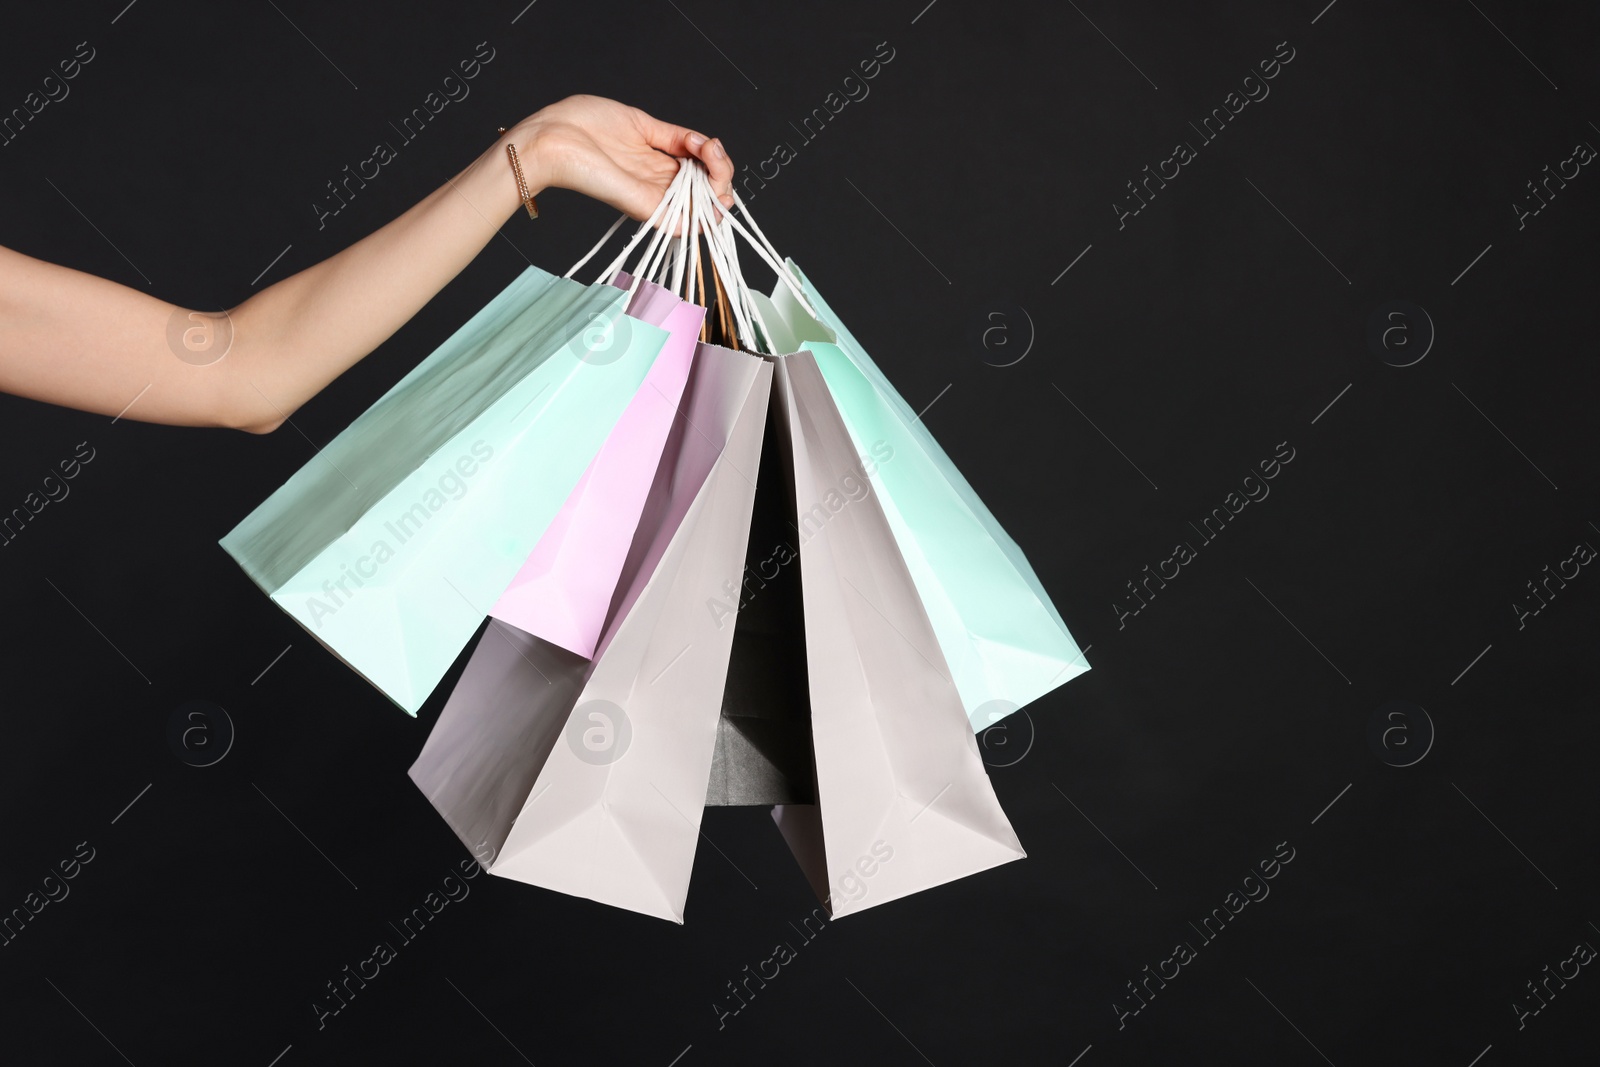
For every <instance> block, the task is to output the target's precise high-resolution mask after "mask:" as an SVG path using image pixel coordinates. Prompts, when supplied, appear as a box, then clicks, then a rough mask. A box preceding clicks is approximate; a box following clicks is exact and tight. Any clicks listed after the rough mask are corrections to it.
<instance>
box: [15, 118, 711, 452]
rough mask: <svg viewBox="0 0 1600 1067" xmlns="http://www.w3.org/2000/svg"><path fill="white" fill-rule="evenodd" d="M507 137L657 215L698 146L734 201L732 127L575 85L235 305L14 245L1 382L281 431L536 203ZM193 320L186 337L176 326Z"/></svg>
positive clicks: (603, 192)
mask: <svg viewBox="0 0 1600 1067" xmlns="http://www.w3.org/2000/svg"><path fill="white" fill-rule="evenodd" d="M507 142H510V143H511V144H514V145H516V146H517V152H518V155H519V156H520V158H521V161H522V168H523V173H524V175H525V176H526V178H527V181H528V185H529V187H530V189H531V191H532V192H533V193H534V194H535V195H537V194H538V193H539V192H540V191H541V190H543V189H546V188H551V187H559V188H565V189H574V190H577V191H578V192H582V193H586V194H588V195H589V196H593V197H595V198H596V199H599V200H603V201H605V202H606V203H608V204H611V205H612V206H613V207H616V208H617V209H618V210H621V211H626V212H627V213H628V214H629V215H631V216H633V217H634V218H637V219H643V218H646V217H648V216H649V214H650V212H651V211H652V210H654V208H655V206H656V204H657V203H659V202H660V199H661V195H662V193H663V192H664V191H665V189H666V187H667V183H668V182H669V181H671V179H672V176H673V174H675V173H676V172H677V167H678V164H677V161H676V160H675V159H673V158H672V157H674V156H679V157H682V156H689V155H693V156H696V157H698V158H700V159H701V160H703V161H704V162H705V164H706V167H707V169H708V170H709V171H710V174H711V177H712V179H713V181H714V182H715V183H716V184H717V188H718V189H719V191H721V192H722V193H723V197H722V199H723V202H724V203H726V204H731V203H732V197H731V196H730V195H728V193H727V190H728V188H729V185H730V183H731V181H732V178H733V164H732V162H731V161H729V159H728V158H727V154H726V152H724V151H723V149H722V146H721V143H720V142H719V141H708V140H707V139H705V138H704V137H703V136H701V135H700V134H696V133H693V132H692V131H690V130H687V129H684V128H683V127H681V126H673V125H671V124H669V123H665V122H660V121H658V120H656V119H654V118H652V117H650V116H649V115H647V114H645V113H644V112H642V111H639V110H638V109H636V108H631V107H626V106H624V105H622V104H618V103H616V102H615V101H611V100H605V99H602V98H600V97H592V96H575V97H569V98H568V99H566V100H563V101H561V102H560V103H557V104H554V105H552V106H550V107H547V108H545V109H543V110H542V111H539V112H537V113H536V114H534V115H532V116H530V117H528V118H527V119H524V120H523V121H522V122H520V123H518V124H517V126H516V127H515V128H513V129H511V130H508V131H507V132H506V133H505V134H504V135H502V136H501V138H500V140H499V141H497V142H496V143H495V144H494V145H493V146H492V147H490V148H489V149H487V150H486V151H485V152H484V153H483V154H482V155H481V156H479V157H478V158H477V159H476V160H474V161H473V162H472V164H471V165H469V166H468V167H467V168H466V169H465V170H463V171H462V172H461V173H460V174H458V175H456V176H455V177H454V178H453V179H451V180H450V181H448V182H446V183H445V184H444V185H443V186H442V187H440V188H439V189H437V190H435V191H434V192H433V193H432V194H431V195H430V196H428V197H427V199H425V200H423V201H422V202H421V203H419V204H417V205H416V206H415V207H413V208H411V209H410V210H409V211H407V212H406V213H405V214H403V215H401V216H400V217H399V218H397V219H395V220H394V221H393V222H390V223H389V224H388V225H386V226H384V227H383V228H382V229H380V230H377V231H376V232H374V233H372V234H369V235H368V236H367V237H365V238H363V239H362V240H360V241H358V242H356V243H355V244H353V245H351V246H350V247H349V248H346V249H345V250H344V251H342V252H339V253H338V254H336V255H334V256H331V257H329V258H328V259H326V260H323V261H322V262H321V263H318V264H316V265H315V266H311V267H307V268H306V269H305V270H303V271H301V272H300V273H298V274H296V275H294V276H292V277H289V278H285V279H284V280H283V281H280V282H277V283H275V284H274V285H271V286H268V287H267V288H266V289H263V290H262V291H261V292H259V293H256V294H255V295H253V296H251V297H250V298H249V299H248V300H246V301H245V302H244V303H242V304H240V305H239V306H238V307H235V308H233V309H231V310H230V311H229V312H228V313H227V315H226V316H223V315H209V314H201V313H197V312H190V311H188V310H187V309H183V308H179V307H177V306H176V305H173V304H169V303H167V302H166V301H163V300H158V299H156V298H155V297H152V296H150V295H148V294H146V293H142V292H139V291H137V290H135V289H131V288H129V287H127V286H124V285H119V284H117V283H116V282H112V281H108V280H106V279H104V278H98V277H95V276H94V275H91V274H85V273H83V272H81V271H76V270H72V269H70V268H67V267H62V266H58V265H56V264H53V263H46V262H44V261H42V260H37V259H33V258H32V257H29V256H25V255H22V254H20V253H17V252H13V251H11V250H10V249H6V248H0V391H3V392H9V393H16V394H18V395H20V396H27V397H32V398H34V399H37V400H43V401H47V402H49V403H52V404H61V405H64V406H67V407H73V408H81V409H83V410H85V411H95V412H100V413H103V414H106V415H113V416H114V415H117V414H119V413H122V412H124V410H125V409H126V414H124V415H123V417H124V418H128V419H136V420H139V421H143V422H159V423H169V424H175V425H183V426H228V427H234V428H237V429H241V430H247V431H249V432H251V433H267V432H270V431H271V430H274V429H276V428H277V427H278V426H279V425H281V424H282V423H283V421H284V420H285V419H286V418H288V417H289V415H291V414H292V413H293V412H294V410H295V409H296V408H298V407H299V406H300V405H301V404H303V403H305V402H306V401H307V400H309V399H310V398H311V397H313V396H315V395H316V394H317V393H318V392H319V391H320V390H321V389H322V388H323V387H325V386H326V385H327V384H328V383H329V382H331V381H333V379H335V378H337V377H338V376H339V375H340V374H342V373H344V371H345V370H346V369H348V368H349V367H350V366H351V365H352V364H354V363H355V362H356V361H357V360H359V359H361V358H362V357H363V356H365V355H366V354H367V353H369V352H371V351H372V350H373V349H374V348H376V347H378V345H380V344H382V343H383V341H384V340H385V339H387V338H388V337H389V336H390V335H391V334H393V333H394V332H395V331H396V330H397V329H399V328H400V327H401V325H403V324H404V323H405V322H406V321H407V320H409V319H410V318H411V316H413V315H415V314H416V313H417V311H418V310H419V309H420V308H421V307H422V306H423V305H424V304H426V303H427V302H428V301H429V300H430V299H432V297H433V295H434V294H435V293H437V292H438V291H439V290H440V289H442V288H444V286H445V285H446V284H447V283H448V282H449V281H450V279H452V278H454V277H455V276H456V275H457V274H458V273H460V271H461V269H462V268H463V267H465V266H466V265H467V264H468V263H469V262H470V261H471V260H472V258H473V257H474V256H476V255H477V254H478V252H480V251H481V250H482V249H483V247H484V245H486V244H488V242H489V240H490V239H491V238H492V237H493V236H494V235H495V233H496V231H498V230H499V228H500V227H501V226H502V225H503V224H504V223H505V221H506V220H507V219H508V218H509V217H510V216H511V215H512V213H513V212H516V211H519V210H521V207H522V199H521V196H520V195H519V193H518V191H517V186H516V181H515V179H514V177H513V175H512V171H511V165H510V161H509V159H508V158H507V155H506V149H505V145H506V143H507ZM186 331H187V333H188V343H187V344H186V345H185V344H181V343H179V344H178V345H177V347H176V349H175V348H174V346H173V345H172V344H171V343H169V333H171V334H172V335H174V336H177V337H182V336H183V335H184V333H185V332H186ZM223 351H225V352H226V354H225V355H223V356H222V357H221V358H220V359H217V357H216V356H215V355H214V354H213V353H216V352H223ZM178 352H183V353H184V355H183V356H182V357H181V358H180V356H179V355H178V354H177V353H178ZM213 359H215V360H216V362H211V360H213ZM130 405H131V406H130Z"/></svg>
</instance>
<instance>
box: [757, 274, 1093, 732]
mask: <svg viewBox="0 0 1600 1067" xmlns="http://www.w3.org/2000/svg"><path fill="white" fill-rule="evenodd" d="M785 264H786V267H787V269H788V270H789V271H790V272H791V274H792V275H793V277H794V278H795V279H796V280H797V281H798V282H799V283H800V285H801V288H802V290H803V291H804V293H805V295H806V299H807V301H808V302H809V303H810V304H811V306H812V307H813V308H815V309H816V311H817V314H818V315H819V316H820V321H819V320H817V319H813V318H812V317H811V315H810V314H808V313H807V312H806V310H805V309H804V308H803V307H802V306H801V305H800V302H799V301H798V300H797V299H796V298H795V296H794V294H793V293H792V292H790V290H789V288H788V286H787V285H785V284H783V282H782V280H781V279H780V280H779V282H778V285H777V287H776V288H775V289H774V291H773V296H772V300H771V301H770V302H769V301H766V300H762V301H761V302H760V303H761V306H763V307H767V308H771V309H773V312H774V315H773V316H769V318H768V323H769V325H772V326H774V327H775V330H784V329H785V328H787V331H788V333H789V335H790V336H788V337H781V338H778V337H775V338H774V340H775V341H778V342H779V343H780V344H781V343H784V342H792V344H793V345H794V346H797V347H798V348H799V349H801V350H804V351H809V352H811V353H812V354H813V355H814V356H815V357H816V361H817V366H818V367H819V368H820V369H821V371H822V374H823V378H824V380H825V381H826V382H827V385H828V390H829V392H830V393H831V394H832V396H833V399H834V402H835V403H836V404H837V405H838V408H839V412H840V414H841V415H843V416H844V422H845V424H846V426H847V427H848V428H849V430H850V436H851V438H852V441H853V443H854V445H855V448H856V453H857V455H858V456H860V457H862V461H863V473H864V474H865V475H866V476H867V477H868V478H869V479H870V481H871V483H872V488H873V491H874V495H875V496H876V497H877V499H878V501H879V503H881V504H882V506H883V510H884V513H885V515H886V516H887V517H888V519H889V525H890V527H891V529H892V530H893V532H894V537H895V542H896V544H897V545H898V547H899V549H900V552H901V554H902V555H903V556H904V558H905V561H906V565H907V566H908V567H909V568H910V569H911V575H912V578H913V580H914V582H915V584H916V588H917V593H918V595H919V596H920V597H921V598H922V603H923V607H924V608H925V609H926V611H927V613H928V618H929V620H930V621H931V622H932V623H933V629H934V633H935V635H936V636H937V638H938V641H939V647H940V650H941V651H942V652H943V653H944V657H945V660H946V662H947V663H948V665H949V667H950V671H951V675H952V680H953V681H954V682H955V684H956V689H957V691H958V692H959V693H960V694H961V699H962V703H963V705H964V706H965V708H966V712H967V717H968V719H969V721H970V722H971V723H972V728H973V730H974V731H977V730H982V729H984V728H985V727H987V726H990V725H991V724H993V723H994V722H997V721H999V720H1000V719H1001V718H1004V717H1005V716H1006V715H1009V714H1010V713H1011V712H1013V711H1016V710H1017V709H1018V708H1020V707H1021V706H1023V705H1024V704H1028V703H1030V702H1032V701H1034V700H1036V699H1038V698H1039V697H1041V696H1043V695H1044V694H1045V693H1048V692H1049V691H1050V690H1052V689H1054V688H1056V687H1057V686H1060V685H1062V684H1064V683H1066V682H1068V681H1070V680H1071V679H1073V678H1075V677H1077V676H1078V675H1080V674H1082V673H1083V672H1084V671H1087V670H1088V669H1089V664H1088V662H1087V661H1086V660H1085V659H1084V657H1083V653H1082V652H1081V651H1080V650H1079V648H1078V645H1077V642H1076V641H1074V640H1073V638H1072V634H1071V633H1070V632H1069V631H1068V629H1067V626H1066V623H1065V622H1063V621H1062V619H1061V615H1060V613H1059V612H1058V611H1057V610H1056V607H1055V605H1054V604H1053V603H1052V602H1051V600H1050V595H1049V594H1048V593H1046V592H1045V589H1044V586H1043V585H1042V584H1041V583H1040V581H1039V578H1038V576H1037V575H1036V574H1035V573H1034V571H1033V567H1032V566H1031V565H1030V564H1029V563H1028V560H1027V557H1026V556H1024V555H1023V553H1022V550H1021V549H1020V548H1019V547H1017V543H1016V542H1015V541H1014V540H1012V538H1011V536H1010V535H1009V534H1007V533H1006V531H1005V529H1004V528H1003V527H1002V526H1001V525H1000V522H999V520H997V519H996V518H995V517H994V514H993V513H992V512H991V511H990V510H989V509H988V507H987V506H985V505H984V503H983V501H982V500H981V499H979V497H978V494H977V492H976V491H975V490H974V489H973V488H972V486H971V485H970V484H969V483H968V482H967V479H966V478H965V477H963V476H962V474H961V472H960V471H959V470H958V469H956V465H955V464H954V463H953V462H951V460H950V457H949V456H948V455H946V454H945V451H944V449H943V448H941V447H940V446H939V442H938V441H936V440H934V437H933V435H932V434H931V433H929V432H928V429H927V427H925V426H924V425H923V423H922V420H921V419H919V418H918V417H917V414H916V412H914V411H913V410H912V409H911V406H910V405H909V404H907V403H906V402H905V400H904V398H902V397H901V396H900V394H899V392H898V391H896V390H895V388H894V386H893V385H891V384H890V383H889V380H888V378H886V377H885V376H884V374H883V372H882V371H880V370H879V369H878V367H877V365H876V364H875V363H873V361H872V359H871V357H869V356H868V355H867V353H866V350H865V349H864V348H863V347H862V346H861V343H860V342H859V341H857V340H856V339H855V337H853V336H852V335H851V334H850V331H849V330H848V329H846V328H845V326H844V324H843V322H842V321H840V319H839V316H838V315H837V314H835V313H834V311H833V309H832V308H830V307H829V306H828V304H827V302H826V301H824V300H823V299H822V295H821V294H820V293H818V292H817V291H816V288H815V287H814V286H813V285H812V284H811V282H810V281H809V280H808V279H807V278H806V277H805V274H804V273H803V272H802V271H801V270H800V268H799V267H798V266H796V265H795V262H794V260H792V259H788V260H786V261H785ZM774 319H776V322H774ZM785 350H792V348H788V349H785ZM800 519H801V521H802V531H801V532H802V536H804V529H805V527H804V520H805V516H804V515H801V516H800Z"/></svg>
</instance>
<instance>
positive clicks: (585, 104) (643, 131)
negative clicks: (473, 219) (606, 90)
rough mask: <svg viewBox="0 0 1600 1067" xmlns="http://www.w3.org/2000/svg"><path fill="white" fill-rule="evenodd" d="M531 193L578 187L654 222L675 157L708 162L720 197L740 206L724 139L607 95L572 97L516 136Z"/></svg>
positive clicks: (544, 112) (526, 124)
mask: <svg viewBox="0 0 1600 1067" xmlns="http://www.w3.org/2000/svg"><path fill="white" fill-rule="evenodd" d="M506 136H507V137H509V138H511V139H512V143H513V144H515V145H516V146H517V152H518V155H519V156H520V158H521V160H522V166H523V173H524V176H525V177H526V178H527V180H528V185H529V188H530V191H531V192H532V193H533V194H534V195H535V196H537V195H538V193H539V192H540V190H542V189H547V188H552V187H553V188H559V189H571V190H573V191H575V192H579V193H583V194H584V195H585V196H591V197H593V198H595V199H596V200H602V201H604V202H605V203H607V204H610V205H611V206H612V207H614V208H616V209H617V210H619V211H625V212H627V213H628V214H629V215H630V216H632V217H633V218H635V219H640V220H643V219H647V218H649V217H650V213H651V212H652V211H654V210H655V208H656V205H657V204H659V203H660V202H661V197H662V195H663V194H664V193H665V192H666V191H667V185H668V183H669V182H671V181H672V177H673V175H675V174H676V173H678V162H677V160H676V159H674V158H672V157H674V156H677V157H683V156H694V157H695V158H696V159H699V160H700V161H701V162H702V163H704V164H705V165H706V170H707V172H708V173H709V174H710V176H711V185H712V188H714V189H715V190H716V192H717V199H718V200H720V201H721V202H722V204H723V206H725V207H732V206H733V195H732V187H733V161H732V160H730V159H729V158H728V153H727V152H726V151H725V150H724V149H723V147H722V142H721V140H720V139H716V138H707V137H706V136H705V135H704V134H702V133H696V132H695V131H693V130H690V129H686V128H684V127H682V126H674V125H672V124H671V123H670V122H662V121H661V120H659V119H657V118H654V117H652V116H650V115H649V114H647V113H645V112H643V111H641V110H639V109H638V108H636V107H629V106H627V105H626V104H619V103H617V102H616V101H615V100H607V99H606V98H604V97H600V96H569V97H567V98H566V99H565V100H562V101H559V102H558V103H554V104H551V105H550V106H549V107H546V108H543V109H542V110H540V111H538V112H535V113H534V114H532V115H530V116H529V117H527V118H526V119H523V120H522V121H521V122H520V123H518V124H517V126H516V127H515V128H514V129H512V130H510V131H508V132H507V134H506Z"/></svg>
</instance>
